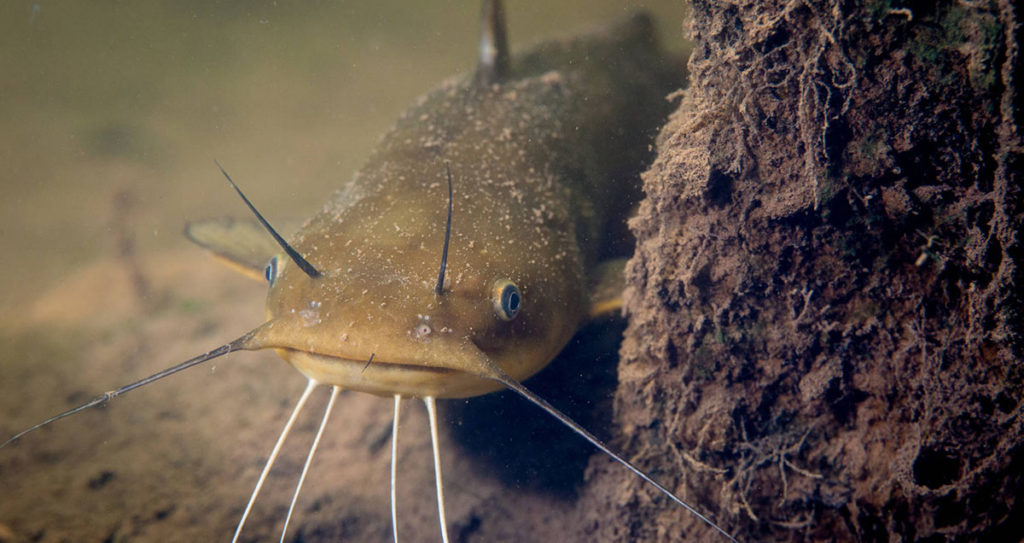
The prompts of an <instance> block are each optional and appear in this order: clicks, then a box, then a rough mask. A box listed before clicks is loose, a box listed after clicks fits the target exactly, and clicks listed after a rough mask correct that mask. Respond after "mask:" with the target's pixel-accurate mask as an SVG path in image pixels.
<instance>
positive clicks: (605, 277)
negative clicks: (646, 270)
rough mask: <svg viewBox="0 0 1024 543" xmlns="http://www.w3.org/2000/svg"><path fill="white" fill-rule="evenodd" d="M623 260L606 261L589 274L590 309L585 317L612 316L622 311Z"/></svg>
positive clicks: (624, 260)
mask: <svg viewBox="0 0 1024 543" xmlns="http://www.w3.org/2000/svg"><path fill="white" fill-rule="evenodd" d="M626 261H627V259H625V258H616V259H614V260H607V261H605V262H602V263H600V264H598V266H597V267H596V268H594V269H593V270H592V271H591V273H590V307H589V308H588V310H587V317H588V318H590V319H597V318H601V317H607V316H613V315H615V314H616V313H617V312H618V311H619V310H621V309H622V291H623V289H625V288H626V278H625V273H624V272H625V269H626Z"/></svg>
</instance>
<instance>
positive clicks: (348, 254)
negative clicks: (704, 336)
mask: <svg viewBox="0 0 1024 543" xmlns="http://www.w3.org/2000/svg"><path fill="white" fill-rule="evenodd" d="M682 72H683V70H682V67H681V65H678V66H673V65H672V63H671V62H670V61H669V60H668V59H667V56H666V55H665V54H664V53H662V52H661V51H660V50H659V48H658V46H657V44H656V43H655V39H654V35H653V27H652V25H651V22H650V20H649V19H648V18H647V17H645V16H643V15H638V16H633V17H631V18H629V19H628V20H626V21H624V22H621V23H618V24H616V25H613V26H611V27H609V28H607V29H605V30H602V31H598V32H594V33H591V34H588V35H584V36H582V37H579V38H575V39H572V40H564V41H554V42H548V43H545V44H541V45H539V46H537V47H535V48H534V49H532V50H530V51H528V52H526V53H525V54H522V55H519V56H516V57H513V58H512V62H511V69H510V72H509V73H508V74H505V76H504V77H502V78H501V79H500V80H497V81H495V82H493V83H490V84H487V83H482V82H481V78H475V77H472V76H470V77H466V78H464V79H463V80H461V81H458V82H456V81H449V82H446V83H445V84H443V85H442V86H441V87H440V88H439V89H437V90H435V91H434V92H432V93H430V94H428V95H427V96H425V97H424V98H422V99H421V100H419V101H418V103H417V104H415V105H414V106H413V107H412V108H411V109H409V110H408V111H407V112H406V113H405V114H404V115H403V116H402V117H401V118H400V119H399V121H398V122H397V124H396V125H395V127H394V128H392V129H391V131H390V132H389V133H388V134H386V135H385V136H384V137H383V139H382V140H381V142H380V144H379V145H378V147H377V149H376V151H375V152H374V153H373V154H372V155H371V157H370V159H369V160H368V162H367V163H366V165H365V166H364V167H363V168H362V169H361V170H360V171H359V172H358V173H357V174H356V175H355V176H354V177H353V179H352V180H351V181H350V182H349V183H348V184H347V185H345V186H344V187H343V188H342V189H341V190H340V191H338V192H337V193H336V194H335V195H334V196H333V198H332V199H331V200H330V202H329V203H328V204H327V205H326V206H324V208H323V209H322V210H321V211H320V212H319V213H318V214H316V215H315V216H313V217H312V218H311V219H310V220H309V221H308V222H307V223H306V225H305V226H304V227H303V228H302V229H301V230H300V231H299V233H298V234H297V236H296V238H295V240H294V242H293V245H294V247H295V248H296V249H297V250H298V251H299V253H300V254H302V255H303V256H305V257H306V259H307V260H308V261H309V262H310V263H312V265H313V266H315V267H316V268H317V269H318V270H320V271H321V272H322V274H323V275H322V276H321V277H318V278H311V277H309V276H307V275H306V274H304V273H303V272H302V271H301V270H299V269H298V268H297V266H296V265H295V264H294V263H292V262H288V261H286V260H285V259H283V258H280V259H278V262H279V265H280V266H279V273H278V276H277V277H276V279H275V281H274V282H273V284H272V286H271V289H270V293H269V295H268V299H267V315H268V323H267V324H266V325H265V326H264V327H262V328H261V329H260V330H259V332H258V333H257V334H256V336H255V337H254V339H253V340H252V342H251V343H250V345H249V347H250V348H268V347H269V348H274V349H276V350H277V351H278V353H279V354H280V355H281V356H282V357H283V358H285V359H286V360H288V361H289V362H290V363H291V364H292V365H294V366H295V367H296V368H297V369H299V370H300V371H301V372H303V373H304V374H306V375H307V376H308V377H310V378H313V379H315V380H316V381H319V382H321V383H325V384H336V385H339V386H342V387H343V388H346V389H351V390H360V391H365V392H370V393H374V394H379V395H384V396H391V395H394V394H402V395H405V396H434V397H441V398H459V397H468V396H475V395H479V394H483V393H486V392H489V391H492V390H496V389H498V388H500V387H501V385H499V384H498V383H496V382H494V381H493V380H490V379H487V378H486V377H488V376H492V377H493V372H490V371H489V370H488V368H489V367H491V366H489V364H491V363H493V364H496V365H497V366H498V367H500V368H501V369H502V370H503V371H504V372H505V373H507V374H508V375H510V376H511V377H512V378H514V379H516V380H520V381H521V380H523V379H525V378H527V377H529V376H530V375H532V374H533V373H535V372H537V371H538V370H540V369H541V368H543V367H544V366H545V365H546V364H547V363H548V362H549V361H550V360H551V359H552V358H553V357H554V356H555V355H556V354H557V353H558V352H559V351H560V350H561V349H562V347H563V346H564V345H565V344H566V342H567V341H568V340H569V338H570V337H571V336H572V334H573V333H574V332H575V331H576V330H577V328H578V327H579V326H580V324H581V322H582V321H583V320H584V319H585V317H586V314H587V310H588V307H589V306H590V304H591V302H592V301H593V300H591V297H590V295H589V292H588V285H589V284H590V281H589V278H588V270H592V269H594V267H595V266H596V264H597V262H598V258H599V254H600V250H601V247H602V245H603V244H606V243H609V242H612V241H614V240H609V239H608V236H607V235H605V234H606V233H607V231H608V230H609V228H607V225H608V224H610V223H621V222H622V221H623V220H624V216H625V213H626V212H627V211H628V209H629V207H630V206H631V203H632V202H634V201H635V199H636V194H637V189H636V186H635V183H634V181H633V179H634V178H635V174H636V172H637V171H638V170H639V169H640V168H641V167H642V166H643V164H644V159H645V158H647V157H648V156H649V153H650V151H649V148H650V144H651V142H652V138H653V133H654V131H655V130H656V129H657V127H658V126H659V125H660V124H661V122H662V121H663V119H664V117H665V115H666V114H667V111H668V103H667V102H666V101H665V99H664V97H665V95H666V94H668V93H669V92H671V91H672V90H674V89H675V88H678V87H679V86H680V84H681V79H682ZM446 163H447V164H449V165H450V168H451V172H452V175H453V177H454V187H455V189H454V192H455V196H454V210H455V211H454V219H453V224H452V234H451V243H450V254H449V258H448V269H447V279H446V284H445V289H444V292H443V293H442V294H441V295H437V294H436V293H435V292H434V284H435V282H436V280H437V272H438V264H439V261H440V255H441V251H442V247H443V244H444V225H445V215H446V213H447V190H446V186H445V182H446V181H445V165H446ZM505 281H511V282H512V283H514V284H515V285H517V286H518V289H519V293H520V295H521V300H522V303H521V310H520V311H519V313H518V315H517V316H516V317H515V318H514V319H511V320H505V319H503V318H501V317H500V315H498V314H497V313H496V308H495V301H494V299H495V293H494V292H495V288H496V285H499V284H503V283H502V282H505ZM371 355H373V362H372V363H371V364H370V365H369V366H367V364H366V363H367V360H368V359H369V358H370V356H371Z"/></svg>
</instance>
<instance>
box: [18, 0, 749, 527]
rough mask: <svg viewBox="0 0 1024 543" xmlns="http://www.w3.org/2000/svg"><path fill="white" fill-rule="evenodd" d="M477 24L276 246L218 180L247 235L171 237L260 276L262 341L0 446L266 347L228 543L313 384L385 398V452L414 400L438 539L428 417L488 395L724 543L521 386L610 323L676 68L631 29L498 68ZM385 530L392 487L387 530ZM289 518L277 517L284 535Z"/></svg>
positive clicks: (258, 337) (495, 7) (495, 8)
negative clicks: (261, 424)
mask: <svg viewBox="0 0 1024 543" xmlns="http://www.w3.org/2000/svg"><path fill="white" fill-rule="evenodd" d="M483 21H484V24H483V37H482V39H481V42H480V50H479V65H478V68H477V70H476V71H475V72H474V73H472V74H470V75H468V76H465V77H461V78H454V79H451V80H448V81H446V82H444V83H443V84H442V85H441V86H440V87H439V88H437V89H436V90H434V91H433V92H431V93H429V94H427V95H426V96H424V97H423V98H421V99H420V100H418V101H417V102H416V103H415V104H414V105H413V106H412V107H411V108H410V109H409V110H407V111H406V112H405V113H404V114H403V115H402V116H401V118H400V119H399V120H398V122H397V123H396V124H395V126H394V127H393V128H392V129H391V130H390V131H389V132H388V133H387V134H386V135H385V136H384V137H383V138H382V139H381V140H380V142H379V144H378V145H377V147H376V149H375V150H374V151H373V153H372V154H371V156H370V157H369V159H368V160H367V162H366V163H365V165H364V166H363V167H362V168H361V169H360V170H359V171H358V172H357V173H356V174H355V175H354V176H353V177H352V178H351V180H350V181H349V182H348V183H346V184H345V185H344V186H343V187H342V188H341V189H340V190H339V191H338V192H337V193H336V194H334V195H333V196H332V197H331V198H330V200H329V201H328V202H327V204H326V205H324V206H323V208H322V210H321V211H320V212H318V213H317V214H315V215H314V216H313V217H311V218H310V219H309V220H307V221H306V222H305V223H304V224H303V225H302V226H301V227H300V228H299V229H298V231H297V232H296V233H295V234H294V235H293V236H289V237H290V239H289V240H287V241H286V240H285V239H284V237H283V236H281V235H279V234H278V233H277V232H276V231H275V230H274V229H273V227H272V226H271V225H270V223H269V222H268V221H266V220H265V219H264V218H263V217H262V216H261V215H260V214H259V212H258V211H256V208H255V206H253V205H252V204H251V203H250V202H249V200H248V199H247V198H246V197H245V196H244V195H243V194H242V192H241V190H238V187H237V186H236V185H235V184H234V181H232V180H231V178H230V177H229V176H228V174H227V172H226V171H224V170H223V168H222V169H221V171H222V172H223V173H224V176H225V177H227V178H228V181H229V182H231V184H232V186H234V187H235V189H236V190H238V193H239V195H240V196H241V197H242V199H243V200H244V201H245V203H246V204H247V205H249V207H250V209H251V210H252V212H253V213H254V215H255V216H256V218H257V221H238V220H234V219H217V220H210V221H203V222H198V223H194V224H191V225H189V227H188V228H187V232H186V233H187V235H188V236H189V237H190V238H191V239H193V240H194V241H196V242H197V243H198V244H200V245H202V246H204V247H206V248H208V249H210V250H211V251H213V252H214V253H215V254H217V255H218V256H219V257H221V258H222V259H224V260H226V261H227V262H229V263H231V264H232V265H234V266H235V267H236V268H239V269H241V270H243V271H244V272H246V273H247V274H249V275H260V276H262V277H263V278H265V280H266V281H267V283H268V285H269V293H268V296H267V304H266V320H265V322H264V323H263V324H261V325H259V326H257V327H256V328H254V329H253V330H251V331H250V332H248V333H246V334H244V335H243V336H241V337H239V338H237V339H235V340H233V341H231V342H228V343H226V344H224V345H222V346H221V347H218V348H216V349H214V350H212V351H210V352H207V353H204V354H202V355H199V356H197V357H195V358H193V359H190V360H188V361H185V362H183V363H181V364H178V365H176V366H173V367H171V368H168V369H167V370H164V371H162V372H159V373H157V374H155V375H152V376H149V377H146V378H144V379H142V380H140V381H137V382H135V383H132V384H130V385H127V386H124V387H121V388H119V389H117V390H114V391H111V392H108V393H105V394H103V395H101V396H99V397H97V398H95V399H94V400H92V401H91V402H88V403H86V404H83V405H81V406H79V407H77V408H75V409H72V410H70V411H67V412H64V413H61V414H60V415H57V416H55V417H53V418H51V419H48V420H47V421H44V422H42V423H40V424H39V425H36V426H34V427H32V428H30V429H29V430H26V431H25V432H22V433H19V434H18V435H16V436H14V437H12V438H11V439H10V440H8V441H7V442H6V443H4V445H6V444H7V443H10V442H11V441H14V440H16V439H18V438H20V437H22V436H23V435H24V434H25V433H28V432H29V431H32V430H34V429H36V428H38V427H40V426H43V425H46V424H49V423H50V422H53V421H55V420H57V419H59V418H63V417H65V416H68V415H70V414H73V413H77V412H79V411H81V410H83V409H86V408H89V407H92V406H95V405H99V404H102V403H104V402H106V401H108V400H110V399H111V398H113V397H115V396H118V395H120V394H123V393H124V392H127V391H130V390H133V389H135V388H138V387H140V386H143V385H145V384H148V383H150V382H153V381H155V380H157V379H160V378H163V377H165V376H167V375H170V374H173V373H176V372H178V371H181V370H183V369H186V368H189V367H192V366H195V365H198V364H201V363H203V362H206V361H208V360H212V359H214V358H217V357H220V356H222V355H225V354H227V353H230V352H233V351H238V350H258V349H273V350H274V351H276V352H277V353H278V354H279V355H280V356H281V357H282V358H283V359H285V360H286V361H287V362H288V363H290V364H291V365H292V366H294V367H295V368H296V369H297V370H299V371H300V372H301V373H302V374H303V375H305V376H306V377H307V378H308V380H309V386H307V388H306V392H305V393H304V394H303V395H302V397H301V399H300V400H299V402H298V405H297V406H296V408H295V410H294V411H293V414H292V417H291V418H290V419H289V421H288V422H287V424H286V425H285V430H284V431H283V432H282V433H281V436H280V438H279V439H278V442H277V444H276V445H275V446H274V449H273V451H272V453H271V454H270V459H269V460H268V462H267V464H266V466H265V468H264V470H263V473H262V474H261V476H260V479H259V482H258V483H257V485H256V489H255V490H254V491H253V494H252V496H251V498H250V501H249V504H248V506H247V507H246V510H245V512H244V513H243V516H242V521H240V522H239V524H238V526H237V529H236V532H235V538H236V539H237V538H238V537H239V534H240V533H241V531H242V528H243V525H244V522H245V519H246V517H247V516H248V513H249V511H250V510H251V508H252V504H253V503H254V501H255V499H256V496H257V494H258V492H259V489H260V487H261V486H262V483H263V481H264V480H265V478H266V476H267V473H268V471H269V469H270V466H271V464H272V463H273V460H274V459H275V458H276V456H277V453H278V451H279V450H280V447H281V444H282V443H283V441H284V438H285V436H286V435H287V433H288V430H289V429H290V428H291V426H292V423H293V422H294V420H295V417H296V415H297V414H298V412H299V411H300V410H301V408H302V406H303V405H304V404H305V401H306V399H307V398H308V396H309V393H310V391H311V390H313V389H314V388H315V387H317V386H319V385H325V386H328V387H331V389H332V395H331V400H330V402H329V404H328V405H329V406H333V404H334V399H335V398H336V396H337V393H338V391H339V390H341V389H346V390H355V391H361V392H369V393H371V394H376V395H380V396H386V397H391V398H394V404H395V413H396V421H395V425H394V432H393V434H392V439H393V440H396V439H397V430H398V424H397V413H398V407H399V405H400V402H401V400H402V399H403V398H410V397H413V398H422V399H423V400H424V401H425V403H426V405H427V409H428V413H429V415H430V425H431V435H432V441H433V443H434V456H435V471H436V479H437V481H436V482H437V493H438V513H439V517H440V524H441V534H442V539H444V540H445V541H447V526H446V522H445V517H444V515H445V513H444V507H443V503H444V499H443V493H442V488H443V484H442V480H441V470H440V455H439V451H438V447H437V424H436V416H435V411H434V405H435V404H434V400H435V399H436V398H464V397H471V396H477V395H480V394H485V393H488V392H491V391H494V390H498V389H501V388H508V389H511V390H513V391H515V392H516V393H518V394H520V395H521V396H523V397H524V398H526V399H527V400H529V401H530V402H532V403H534V404H535V405H537V406H539V407H540V408H542V409H544V410H545V411H546V412H547V413H549V414H550V415H552V416H554V417H555V418H557V419H558V420H560V421H561V422H563V423H565V424H566V425H567V426H569V427H570V428H571V429H573V431H575V432H576V433H578V434H579V435H581V436H582V437H584V438H585V439H587V440H589V441H590V442H591V443H593V444H594V445H595V446H597V447H598V448H600V449H601V450H602V451H604V452H605V453H607V454H608V455H610V456H611V457H612V458H614V459H615V460H617V461H618V462H620V463H622V464H623V465H624V466H626V467H627V468H628V469H630V470H632V471H633V472H634V473H636V474H637V475H638V476H640V477H642V478H643V479H644V480H645V481H647V482H649V483H650V484H652V485H654V486H655V487H656V488H657V489H658V490H659V491H660V492H662V493H663V494H665V495H666V496H668V497H669V498H671V499H672V500H674V501H675V502H677V503H678V504H679V505H680V506H681V507H683V508H685V509H687V510H688V511H690V512H691V513H693V514H695V515H697V516H698V517H700V519H701V520H703V521H704V522H706V523H707V524H708V525H709V526H711V527H713V528H714V529H715V530H717V531H718V532H720V534H721V535H723V536H724V537H725V538H727V539H729V540H733V541H734V539H733V538H732V536H730V535H729V534H728V533H727V532H725V531H724V530H723V529H722V528H720V527H719V526H718V525H717V524H715V523H714V522H712V521H711V520H709V519H708V518H706V517H705V516H703V515H701V514H700V513H698V512H697V511H696V510H695V509H694V508H692V507H691V506H690V505H689V504H687V503H686V502H684V501H682V500H681V499H679V498H678V497H677V496H675V495H674V494H673V493H672V492H670V491H669V490H668V489H666V488H664V487H663V486H661V485H660V484H658V483H657V482H655V481H654V480H653V479H651V478H650V477H649V476H648V475H646V474H645V473H643V472H642V471H640V470H639V469H638V468H636V467H635V466H633V465H632V464H631V463H629V462H628V461H627V460H625V459H624V458H623V457H622V456H621V455H619V454H617V453H615V452H614V451H612V450H611V449H609V448H608V446H607V445H605V444H604V443H603V442H601V441H600V440H599V439H598V438H596V437H595V436H594V435H593V434H591V433H590V432H589V431H587V430H586V429H584V428H583V427H581V426H580V425H579V424H577V423H576V422H574V421H572V420H571V419H570V418H568V417H567V416H565V415H564V414H562V413H561V412H559V411H558V410H557V409H555V408H554V407H552V406H551V405H550V404H548V403H547V402H546V401H544V400H543V399H542V398H540V397H538V396H537V395H535V394H534V393H532V392H531V391H530V390H529V389H527V388H526V387H524V386H523V385H522V384H521V382H522V381H523V380H525V379H527V378H529V377H530V376H531V375H533V374H534V373H536V372H537V371H539V370H540V369H542V368H543V367H544V366H545V365H547V364H548V363H549V362H550V361H551V360H552V359H553V358H554V357H555V356H556V355H557V354H558V353H559V352H560V351H561V350H562V348H563V347H564V346H565V345H566V343H567V342H568V341H569V339H570V338H571V337H572V335H573V334H574V333H575V332H576V330H577V329H578V328H579V327H580V325H581V324H582V323H583V322H585V321H586V320H587V319H588V318H590V317H592V316H595V315H599V314H602V313H607V312H609V311H612V310H614V309H616V308H617V307H618V305H617V303H616V300H617V297H618V295H619V293H620V292H621V289H622V286H623V285H622V273H621V272H622V263H623V261H622V260H621V259H620V260H611V261H608V260H604V261H603V260H602V256H603V254H605V253H603V252H602V249H603V248H604V247H606V246H608V245H609V244H613V243H621V240H619V239H614V238H616V237H618V236H620V235H621V232H622V231H623V229H622V223H623V221H624V217H625V215H626V214H627V213H628V211H629V209H630V207H631V206H632V204H633V203H635V201H636V198H637V193H638V189H637V182H636V175H637V173H638V171H639V170H640V169H641V168H642V167H643V165H644V164H645V161H646V160H648V159H649V158H650V155H651V150H650V149H651V143H652V137H653V134H654V132H655V131H656V130H657V128H658V127H659V126H660V124H661V123H662V122H663V120H664V118H665V117H666V115H667V113H668V109H669V104H668V102H667V101H666V100H665V98H664V97H665V96H666V95H667V94H669V93H670V92H672V91H673V90H675V89H676V88H678V87H679V86H680V85H681V84H682V75H681V74H682V71H683V70H682V66H681V65H680V64H679V63H677V62H673V61H672V59H671V58H669V57H668V56H667V55H666V54H664V53H663V52H662V51H661V50H660V49H659V47H658V45H657V43H656V41H655V39H654V32H653V28H652V24H651V21H650V20H649V18H647V17H646V16H644V15H636V16H632V17H630V18H628V19H626V20H624V21H622V22H620V23H618V24H615V25H613V26H610V27H608V28H605V29H602V30H599V31H595V32H592V33H589V34H586V35H583V36H580V37H576V38H572V39H566V40H560V41H550V42H545V43H542V44H540V45H538V46H536V47H534V48H532V49H529V50H527V51H525V52H523V53H521V54H518V55H515V56H512V55H510V54H509V51H508V46H507V39H506V37H505V26H504V20H503V15H502V8H501V5H500V4H499V3H498V2H484V17H483ZM218 167H219V165H218ZM264 230H265V231H266V232H264ZM266 233H269V234H270V236H267V235H266ZM329 412H330V408H328V411H327V413H325V415H324V419H323V423H321V426H320V431H319V432H318V434H317V437H316V438H315V439H314V445H313V449H311V451H310V454H309V457H308V458H307V463H306V467H305V468H304V469H303V472H302V475H301V476H300V482H299V485H298V487H297V488H296V492H295V496H294V497H293V501H292V507H294V503H295V498H296V497H297V496H298V493H299V487H301V482H302V480H304V479H305V476H306V473H307V470H308V468H309V460H310V459H311V458H312V452H313V450H315V447H316V444H317V443H318V442H319V437H320V435H321V433H322V431H323V428H324V423H326V420H327V415H328V414H329ZM392 443H393V444H392V452H393V462H394V451H395V447H396V445H395V443H397V441H393V442H392ZM392 473H393V474H394V465H393V466H392ZM396 514H397V513H396V505H395V500H394V476H393V477H392V518H393V520H394V519H395V516H396ZM290 518H291V510H289V513H288V517H287V518H286V521H285V529H284V530H285V531H286V530H287V523H288V520H290ZM284 534H285V532H284V531H283V532H282V535H281V537H282V539H283V538H284ZM395 540H396V541H397V540H398V535H397V531H396V533H395Z"/></svg>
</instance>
